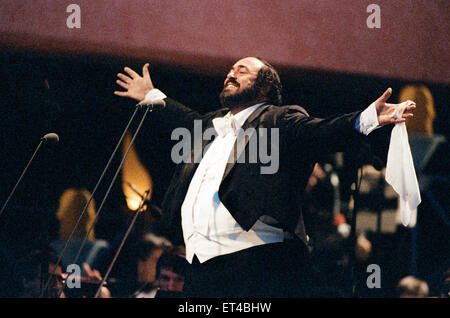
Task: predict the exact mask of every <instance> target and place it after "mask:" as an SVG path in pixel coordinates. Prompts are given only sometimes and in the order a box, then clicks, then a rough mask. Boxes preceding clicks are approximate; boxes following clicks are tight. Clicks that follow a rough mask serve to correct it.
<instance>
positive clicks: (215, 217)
mask: <svg viewBox="0 0 450 318" xmlns="http://www.w3.org/2000/svg"><path fill="white" fill-rule="evenodd" d="M165 97H166V96H165V95H164V94H163V93H162V92H161V91H159V90H157V89H153V90H152V91H150V92H149V93H148V94H147V96H146V98H145V99H149V100H156V99H163V98H165ZM261 105H262V104H257V105H254V106H252V107H249V108H246V109H244V110H242V111H240V112H239V113H237V114H235V115H234V116H233V115H231V113H228V114H227V115H226V116H225V117H228V118H230V119H231V120H232V122H233V123H234V126H235V127H234V128H235V129H236V130H237V129H239V128H241V127H242V126H243V124H244V123H245V121H246V120H247V118H248V116H250V114H251V113H253V112H254V111H255V110H256V109H257V108H258V107H260V106H261ZM213 124H214V120H213ZM377 127H378V119H377V114H376V109H375V106H374V104H372V105H370V106H369V107H368V108H367V109H366V110H365V111H363V112H362V113H361V115H360V116H358V119H357V120H356V123H355V129H357V130H358V131H360V132H362V133H364V134H366V135H367V134H369V133H370V132H371V131H373V130H374V129H375V128H377ZM236 138H237V134H236V132H234V131H233V130H229V131H228V132H227V133H226V134H224V135H218V136H217V137H216V138H215V139H214V141H213V142H212V143H211V144H210V146H209V148H208V150H207V151H206V153H205V154H204V156H203V158H202V160H201V161H200V163H199V166H198V167H197V170H196V171H195V173H194V176H193V178H192V180H191V183H190V184H189V188H188V191H187V193H186V197H185V199H184V202H183V204H182V207H181V222H182V228H183V237H184V242H185V245H186V259H187V261H188V262H189V263H192V260H193V257H194V255H196V256H197V258H198V260H199V261H200V262H201V263H203V262H205V261H207V260H208V259H211V258H213V257H216V256H219V255H224V254H229V253H233V252H237V251H240V250H243V249H247V248H250V247H253V246H257V245H261V244H267V243H277V242H282V241H283V240H284V238H285V237H286V235H289V234H288V233H284V232H283V230H282V229H281V228H278V227H275V226H271V225H269V224H273V223H272V221H273V222H274V223H276V222H275V220H273V219H271V218H270V217H268V216H263V217H261V218H260V219H259V220H258V221H256V223H255V224H254V225H253V227H252V228H251V229H250V230H249V231H245V230H244V229H243V228H242V227H241V226H240V225H239V224H238V223H237V222H236V220H235V219H234V218H233V216H232V215H231V214H230V212H229V211H228V210H227V208H226V207H225V206H224V205H223V204H222V202H221V201H220V199H219V194H218V193H219V187H220V183H221V181H222V177H223V174H224V171H225V167H226V164H227V161H228V157H229V154H230V152H231V150H232V148H233V146H234V143H235V141H236ZM263 221H264V222H263Z"/></svg>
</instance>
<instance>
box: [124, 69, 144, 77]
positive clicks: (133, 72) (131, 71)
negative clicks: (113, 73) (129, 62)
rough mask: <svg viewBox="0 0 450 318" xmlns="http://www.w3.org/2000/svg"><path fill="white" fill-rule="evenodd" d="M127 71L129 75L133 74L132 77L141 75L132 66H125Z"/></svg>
mask: <svg viewBox="0 0 450 318" xmlns="http://www.w3.org/2000/svg"><path fill="white" fill-rule="evenodd" d="M123 70H124V71H125V72H127V73H128V75H130V76H131V78H132V79H135V78H136V77H140V76H139V74H138V73H136V72H135V71H133V70H132V69H131V68H129V67H128V66H125V68H124V69H123Z"/></svg>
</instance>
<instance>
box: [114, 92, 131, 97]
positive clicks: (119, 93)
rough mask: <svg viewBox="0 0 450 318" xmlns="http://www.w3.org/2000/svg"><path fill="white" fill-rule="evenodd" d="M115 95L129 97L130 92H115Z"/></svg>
mask: <svg viewBox="0 0 450 318" xmlns="http://www.w3.org/2000/svg"><path fill="white" fill-rule="evenodd" d="M114 95H117V96H121V97H128V92H121V91H114Z"/></svg>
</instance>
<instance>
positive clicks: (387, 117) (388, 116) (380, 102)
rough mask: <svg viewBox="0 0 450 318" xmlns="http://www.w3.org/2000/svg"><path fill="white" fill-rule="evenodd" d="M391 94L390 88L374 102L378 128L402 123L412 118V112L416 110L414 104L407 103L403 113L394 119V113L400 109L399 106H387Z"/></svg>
mask: <svg viewBox="0 0 450 318" xmlns="http://www.w3.org/2000/svg"><path fill="white" fill-rule="evenodd" d="M391 94H392V88H388V89H387V90H386V91H385V92H384V93H383V95H381V97H380V98H378V99H377V100H376V101H375V108H376V110H377V117H378V123H379V125H380V126H384V125H388V124H397V123H403V122H405V121H406V119H407V118H411V117H413V113H412V112H413V111H414V109H415V108H416V103H414V102H412V101H408V104H407V105H406V108H405V111H404V112H403V114H402V116H401V117H399V118H395V117H394V112H395V111H396V110H398V108H399V107H401V106H400V105H401V104H389V103H386V101H387V100H388V99H389V97H390V96H391Z"/></svg>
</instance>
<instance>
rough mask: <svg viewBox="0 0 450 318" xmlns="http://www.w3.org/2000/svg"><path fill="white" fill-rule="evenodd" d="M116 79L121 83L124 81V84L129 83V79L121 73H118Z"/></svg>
mask: <svg viewBox="0 0 450 318" xmlns="http://www.w3.org/2000/svg"><path fill="white" fill-rule="evenodd" d="M117 77H118V78H120V79H121V80H122V81H124V82H125V83H130V82H131V78H129V77H128V76H126V75H123V74H122V73H118V74H117Z"/></svg>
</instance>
